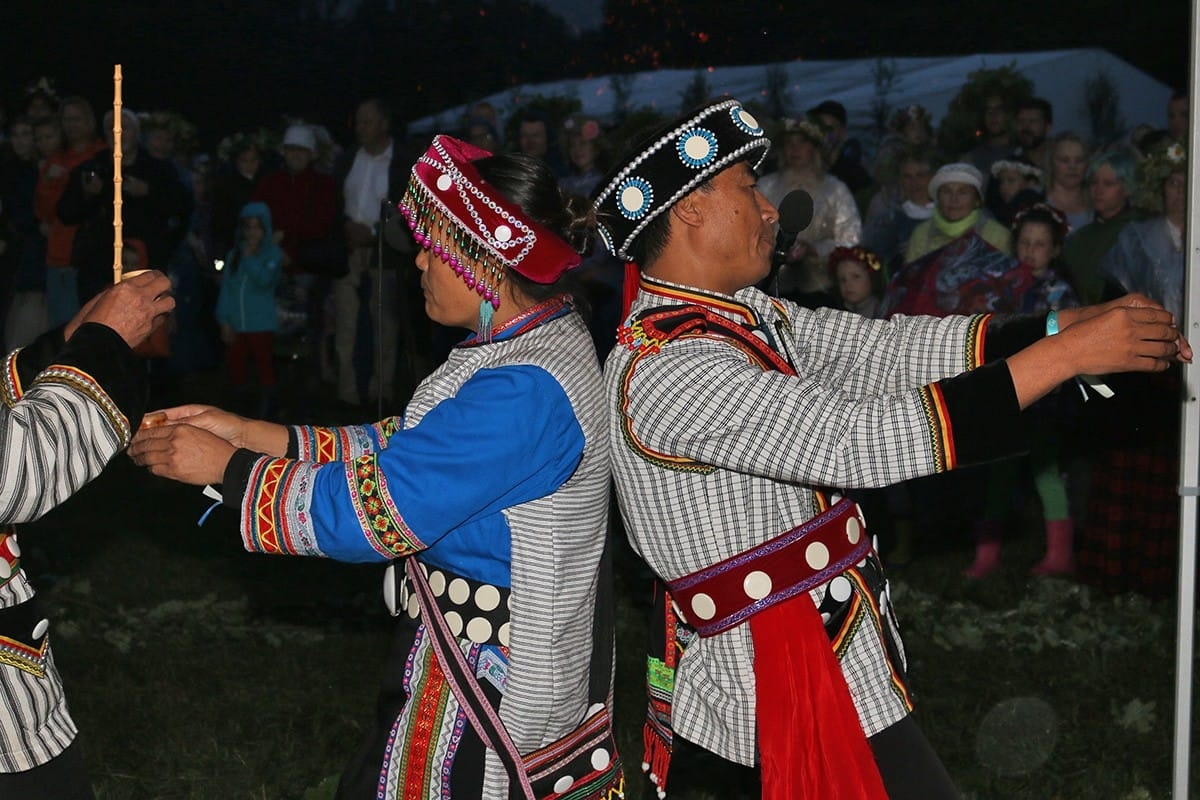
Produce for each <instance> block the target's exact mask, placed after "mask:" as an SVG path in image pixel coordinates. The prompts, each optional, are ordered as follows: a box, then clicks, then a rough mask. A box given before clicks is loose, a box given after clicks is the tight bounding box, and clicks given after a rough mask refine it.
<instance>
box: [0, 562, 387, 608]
mask: <svg viewBox="0 0 1200 800" xmlns="http://www.w3.org/2000/svg"><path fill="white" fill-rule="evenodd" d="M3 561H4V559H2V558H0V562H3ZM4 566H6V567H7V566H8V564H5V565H4ZM0 577H5V576H2V575H0ZM395 578H396V565H395V564H388V566H387V569H385V570H384V571H383V604H384V605H385V606H387V610H388V613H389V614H391V615H392V616H393V617H394V616H396V612H398V611H399V610H400V606H399V604H397V602H396V580H395Z"/></svg>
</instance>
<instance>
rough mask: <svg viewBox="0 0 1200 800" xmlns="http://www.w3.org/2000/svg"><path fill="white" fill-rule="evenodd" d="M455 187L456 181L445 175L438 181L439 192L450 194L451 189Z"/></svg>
mask: <svg viewBox="0 0 1200 800" xmlns="http://www.w3.org/2000/svg"><path fill="white" fill-rule="evenodd" d="M453 185H454V181H453V180H452V179H451V178H450V176H449V175H447V174H445V173H442V175H441V176H440V177H439V178H438V179H437V188H438V191H439V192H448V191H450V187H451V186H453Z"/></svg>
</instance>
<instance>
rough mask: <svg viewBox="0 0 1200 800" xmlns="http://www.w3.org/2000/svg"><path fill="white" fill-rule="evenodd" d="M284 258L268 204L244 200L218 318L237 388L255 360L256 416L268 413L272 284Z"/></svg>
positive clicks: (271, 391)
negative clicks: (274, 233) (244, 204)
mask: <svg viewBox="0 0 1200 800" xmlns="http://www.w3.org/2000/svg"><path fill="white" fill-rule="evenodd" d="M282 261H283V251H282V250H280V249H279V246H278V245H277V244H275V240H274V239H273V238H272V231H271V211H270V209H269V208H267V205H266V203H247V204H246V206H245V207H244V208H243V209H242V213H241V215H240V217H239V220H238V229H237V234H236V238H235V241H234V245H233V249H232V250H230V251H229V254H228V255H227V256H226V257H225V266H224V268H223V269H222V271H221V293H220V295H219V296H218V297H217V322H219V323H220V325H221V336H222V338H223V339H224V340H225V343H226V344H227V345H228V346H229V375H230V379H231V380H232V382H233V387H234V390H235V391H238V392H239V393H241V394H244V392H245V387H246V369H247V365H248V363H249V362H250V361H253V363H254V370H255V373H256V375H257V377H258V390H259V408H258V409H257V410H258V412H259V413H260V414H265V413H266V412H268V411H269V409H270V406H271V403H272V401H273V398H274V395H275V367H274V364H273V363H272V357H273V355H274V348H275V328H276V325H277V322H276V311H275V287H276V285H277V284H278V283H279V274H280V267H281V264H282ZM244 410H245V411H247V412H250V411H254V409H249V408H248V409H244Z"/></svg>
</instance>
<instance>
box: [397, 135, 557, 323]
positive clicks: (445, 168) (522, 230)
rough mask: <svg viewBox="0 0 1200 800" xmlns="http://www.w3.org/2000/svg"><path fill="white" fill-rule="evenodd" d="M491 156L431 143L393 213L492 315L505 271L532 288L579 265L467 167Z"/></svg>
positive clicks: (447, 140) (442, 141) (445, 139)
mask: <svg viewBox="0 0 1200 800" xmlns="http://www.w3.org/2000/svg"><path fill="white" fill-rule="evenodd" d="M490 155H491V153H489V152H487V151H486V150H482V149H480V148H478V147H475V146H473V145H471V144H468V143H466V142H462V141H459V140H458V139H454V138H452V137H449V136H441V135H439V136H436V137H434V140H433V143H432V144H431V145H430V146H429V149H428V150H426V151H425V154H424V155H422V156H421V157H420V158H419V159H417V163H416V164H414V165H413V168H412V177H411V178H410V180H409V183H408V189H407V190H406V191H405V193H404V199H402V200H401V201H400V203H399V205H398V208H399V210H400V213H401V214H403V215H404V217H405V219H406V220H408V227H409V228H410V229H411V230H412V232H413V236H414V237H415V238H416V240H417V243H418V244H419V245H420V246H421V247H424V248H427V249H430V250H432V251H433V254H434V255H436V256H438V257H439V258H444V259H445V260H446V261H447V262H448V263H449V264H450V266H451V267H452V268H453V269H454V271H455V272H456V273H457V274H458V275H459V276H461V277H462V279H463V280H464V281H465V282H466V284H467V286H469V287H471V288H472V289H474V290H475V291H477V292H478V293H479V295H480V296H481V297H482V298H483V299H484V301H490V302H491V304H492V307H493V308H499V307H500V295H499V292H498V288H499V286H500V282H501V281H502V280H503V279H504V268H505V267H507V268H509V269H512V270H514V271H516V272H519V273H520V274H521V275H524V276H525V277H526V278H529V279H530V280H531V281H534V282H535V283H553V282H554V281H556V280H558V278H559V277H560V276H561V275H562V274H563V273H564V272H566V271H567V270H569V269H571V268H572V267H576V266H578V265H579V263H580V261H581V258H580V256H579V253H577V252H575V250H573V249H572V248H571V246H570V245H568V244H567V243H566V242H564V241H563V240H562V239H561V238H559V237H558V236H556V235H555V234H554V233H552V232H551V231H550V230H549V229H548V228H546V227H544V226H543V225H541V224H540V223H538V222H536V221H534V220H531V219H529V218H528V217H527V216H526V215H525V213H524V212H523V211H522V210H521V209H520V207H519V206H517V205H516V204H515V203H513V202H511V201H510V200H508V198H506V197H504V195H502V194H501V193H500V192H499V191H497V190H496V189H495V187H493V186H491V185H490V184H488V183H487V181H485V180H484V179H483V178H482V176H480V174H479V172H478V171H477V170H476V169H475V167H474V166H472V164H471V162H472V161H478V160H480V159H483V158H487V157H489V156H490ZM451 245H454V246H456V247H457V250H455V249H453V248H452V247H451Z"/></svg>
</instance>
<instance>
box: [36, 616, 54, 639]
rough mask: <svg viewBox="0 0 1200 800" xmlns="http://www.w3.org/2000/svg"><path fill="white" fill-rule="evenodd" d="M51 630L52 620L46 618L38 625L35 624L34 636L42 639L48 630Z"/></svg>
mask: <svg viewBox="0 0 1200 800" xmlns="http://www.w3.org/2000/svg"><path fill="white" fill-rule="evenodd" d="M48 630H50V620H48V619H44V620H42V621H41V622H39V623H38V624H37V625H34V626H33V638H34V639H40V638H42V637H43V636H45V635H46V631H48Z"/></svg>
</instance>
